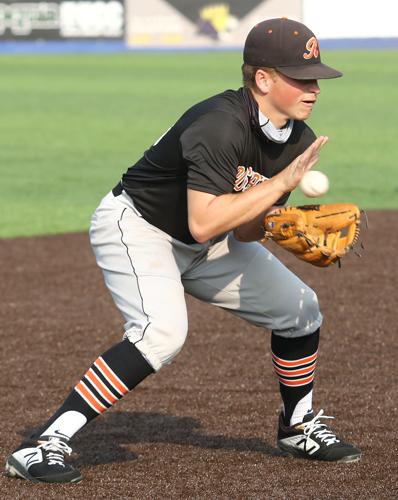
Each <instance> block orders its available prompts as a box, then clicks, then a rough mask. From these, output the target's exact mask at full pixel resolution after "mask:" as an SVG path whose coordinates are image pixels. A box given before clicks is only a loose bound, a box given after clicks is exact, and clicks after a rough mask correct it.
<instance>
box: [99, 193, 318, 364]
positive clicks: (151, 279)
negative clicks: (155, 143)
mask: <svg viewBox="0 0 398 500" xmlns="http://www.w3.org/2000/svg"><path fill="white" fill-rule="evenodd" d="M90 241H91V244H92V247H93V251H94V254H95V257H96V259H97V263H98V265H99V267H100V268H101V269H102V271H103V275H104V279H105V284H106V286H107V287H108V289H109V291H110V293H111V295H112V297H113V300H114V302H115V304H116V306H117V307H118V309H119V310H120V312H121V313H122V315H123V316H124V318H125V325H124V326H125V338H128V339H129V340H130V341H131V342H132V343H133V344H134V345H135V346H136V347H137V349H139V350H140V352H141V353H142V355H143V356H144V357H145V359H146V360H147V361H148V362H149V363H150V364H151V366H152V367H153V369H154V370H156V371H157V370H159V369H160V368H161V367H162V366H163V365H165V364H168V363H170V362H171V361H172V360H173V358H174V357H175V356H176V354H177V353H178V352H179V351H180V350H181V348H182V346H183V344H184V341H185V339H186V336H187V332H188V318H187V309H186V303H185V296H184V293H185V292H186V293H188V294H190V295H192V296H194V297H196V298H198V299H200V300H202V301H204V302H207V303H209V304H214V305H215V306H218V307H221V308H223V309H225V310H228V311H230V312H231V313H233V314H235V315H236V316H239V317H240V318H243V319H245V320H247V321H248V322H249V323H251V324H253V325H256V326H259V327H263V328H266V329H268V330H272V331H273V332H274V333H275V334H276V335H280V336H282V337H300V336H304V335H309V334H311V333H313V332H314V331H315V330H317V329H318V328H319V327H320V325H321V323H322V315H321V313H320V311H319V305H318V300H317V297H316V294H315V293H314V291H313V290H311V289H310V288H309V287H308V286H307V285H306V284H304V283H303V282H302V281H301V280H300V279H299V278H298V277H297V276H296V275H295V274H293V273H292V272H291V271H289V269H287V268H286V267H285V266H284V265H283V264H282V263H281V262H280V261H279V260H278V259H277V258H276V257H275V256H273V255H272V254H271V253H270V252H269V251H268V250H267V249H266V248H264V246H263V245H261V244H260V243H257V242H251V243H242V242H239V241H237V240H236V239H235V238H234V236H233V234H232V233H229V234H227V235H222V236H220V237H218V238H216V239H214V240H211V241H209V242H207V243H204V244H199V243H197V244H193V245H187V244H185V243H182V242H181V241H179V240H176V239H174V238H172V237H171V236H169V235H168V234H166V233H165V232H163V231H161V230H160V229H158V228H156V227H154V226H153V225H151V224H149V223H148V222H147V221H146V220H145V219H144V218H143V217H142V216H141V214H140V213H139V212H138V210H137V209H136V208H135V207H134V204H133V202H132V200H131V198H130V197H129V196H128V195H127V194H126V193H125V192H123V193H122V194H121V195H120V196H117V197H115V196H114V195H113V194H112V193H109V194H108V195H106V196H105V198H104V199H103V200H102V201H101V203H100V205H99V206H98V208H97V210H96V211H95V212H94V214H93V217H92V221H91V227H90Z"/></svg>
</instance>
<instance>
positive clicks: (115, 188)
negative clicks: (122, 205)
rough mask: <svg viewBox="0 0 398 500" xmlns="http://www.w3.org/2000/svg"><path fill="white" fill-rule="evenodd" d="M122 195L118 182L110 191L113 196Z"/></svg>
mask: <svg viewBox="0 0 398 500" xmlns="http://www.w3.org/2000/svg"><path fill="white" fill-rule="evenodd" d="M122 193H123V187H122V183H121V182H118V184H117V185H116V186H115V187H114V188H113V189H112V194H113V196H120V195H121V194H122Z"/></svg>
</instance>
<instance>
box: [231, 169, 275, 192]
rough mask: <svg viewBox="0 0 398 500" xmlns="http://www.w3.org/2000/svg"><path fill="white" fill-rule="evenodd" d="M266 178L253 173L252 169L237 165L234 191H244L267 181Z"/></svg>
mask: <svg viewBox="0 0 398 500" xmlns="http://www.w3.org/2000/svg"><path fill="white" fill-rule="evenodd" d="M267 179H268V177H265V176H264V175H261V174H259V173H258V172H256V171H254V170H253V168H252V167H243V166H242V165H239V167H238V169H237V173H236V177H235V184H234V191H237V192H239V191H242V192H243V191H246V189H249V188H250V187H252V186H256V185H257V184H258V183H259V182H263V181H265V180H267Z"/></svg>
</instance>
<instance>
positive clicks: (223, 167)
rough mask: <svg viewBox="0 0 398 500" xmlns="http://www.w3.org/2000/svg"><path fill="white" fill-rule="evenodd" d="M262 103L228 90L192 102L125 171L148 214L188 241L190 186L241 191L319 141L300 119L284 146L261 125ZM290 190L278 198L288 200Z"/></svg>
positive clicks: (210, 190)
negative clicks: (259, 117)
mask: <svg viewBox="0 0 398 500" xmlns="http://www.w3.org/2000/svg"><path fill="white" fill-rule="evenodd" d="M256 110H258V107H257V103H256V102H255V100H254V99H253V97H252V96H251V93H250V91H248V90H247V89H243V88H241V89H239V90H237V91H235V90H227V91H225V92H223V93H222V94H218V95H216V96H214V97H210V98H209V99H206V100H205V101H202V102H200V103H199V104H196V105H194V106H193V107H191V108H190V109H189V110H188V111H187V112H186V113H184V114H183V115H182V117H181V118H180V119H179V120H178V121H177V122H176V123H175V124H174V125H173V126H172V127H171V128H170V129H169V130H168V131H167V132H166V133H165V134H164V135H163V136H162V137H161V138H160V139H159V140H158V141H157V142H156V143H155V144H154V145H153V146H151V147H150V148H149V149H148V150H147V151H146V152H145V153H144V156H143V157H142V158H140V159H139V160H138V161H137V163H136V164H135V165H132V166H131V167H130V168H129V169H128V171H127V172H126V173H125V174H124V175H123V177H122V186H123V189H124V190H125V191H126V192H127V193H128V194H129V195H130V196H131V198H132V199H133V201H134V204H135V206H136V207H137V209H138V210H139V211H140V212H141V214H142V216H143V217H144V218H145V219H146V220H147V221H148V222H150V223H151V224H153V225H154V226H156V227H158V228H160V229H162V230H163V231H165V232H166V233H168V234H170V235H171V236H173V237H174V238H177V239H179V240H181V241H183V242H185V243H188V244H190V243H195V240H194V239H193V237H192V235H191V233H190V232H189V228H188V211H187V188H190V189H194V190H197V191H204V192H206V193H211V194H214V195H222V194H226V193H239V192H242V191H244V190H246V189H248V188H250V187H251V186H254V185H256V184H258V183H259V182H263V181H264V180H266V179H269V178H270V177H272V176H274V175H275V174H277V173H278V172H280V171H281V170H282V169H284V168H285V167H286V166H287V165H289V163H291V162H292V161H293V160H294V159H295V158H296V157H297V156H298V155H299V154H301V153H302V152H303V151H304V150H305V149H306V148H307V147H308V146H309V145H310V144H311V143H312V142H313V141H314V140H315V135H314V133H313V132H312V130H311V129H310V128H309V127H308V126H307V125H306V124H305V123H304V122H300V121H296V122H295V123H294V126H293V131H292V133H291V135H290V137H289V139H288V141H287V142H286V143H284V144H277V143H275V142H272V141H270V140H268V139H267V138H266V137H265V136H264V135H263V133H262V132H261V130H260V131H259V130H258V127H257V126H256V119H257V113H256ZM288 197H289V193H288V194H286V195H285V196H283V197H282V198H281V199H280V200H279V201H278V203H277V204H280V205H282V204H284V203H285V202H286V201H287V199H288Z"/></svg>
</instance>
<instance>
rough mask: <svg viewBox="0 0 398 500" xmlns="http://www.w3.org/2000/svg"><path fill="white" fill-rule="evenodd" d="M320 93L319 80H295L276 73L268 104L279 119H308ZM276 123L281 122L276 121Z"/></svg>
mask: <svg viewBox="0 0 398 500" xmlns="http://www.w3.org/2000/svg"><path fill="white" fill-rule="evenodd" d="M319 93H320V89H319V86H318V82H317V80H295V79H293V78H289V77H287V76H284V75H282V74H280V73H276V74H275V75H274V78H273V80H272V83H271V85H270V87H269V92H268V94H267V101H268V106H270V107H271V109H272V112H273V113H274V114H275V116H276V120H277V121H279V120H280V121H282V122H283V121H284V122H286V120H288V119H294V120H306V119H307V118H308V117H309V116H310V114H311V111H312V109H313V107H314V106H315V102H316V99H317V96H318V94H319ZM271 121H272V119H271ZM274 125H275V126H278V125H280V124H277V123H274Z"/></svg>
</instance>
